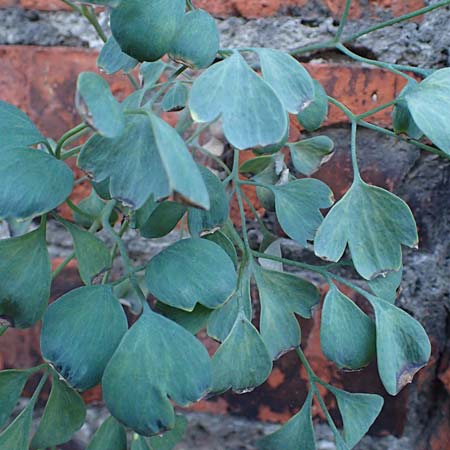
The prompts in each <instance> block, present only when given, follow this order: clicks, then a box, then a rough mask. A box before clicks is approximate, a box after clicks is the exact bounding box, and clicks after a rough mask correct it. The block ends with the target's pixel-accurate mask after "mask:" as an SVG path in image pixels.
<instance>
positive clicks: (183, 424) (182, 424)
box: [147, 415, 187, 450]
mask: <svg viewBox="0 0 450 450" xmlns="http://www.w3.org/2000/svg"><path fill="white" fill-rule="evenodd" d="M186 429H187V420H186V418H185V417H184V416H180V415H177V416H176V418H175V427H174V428H173V429H172V430H170V431H166V432H165V433H164V434H163V435H161V436H153V437H151V438H148V439H147V442H148V443H149V444H150V449H151V450H172V449H173V448H174V447H175V446H176V445H177V444H178V443H179V442H180V441H181V440H182V439H183V436H184V434H185V433H186Z"/></svg>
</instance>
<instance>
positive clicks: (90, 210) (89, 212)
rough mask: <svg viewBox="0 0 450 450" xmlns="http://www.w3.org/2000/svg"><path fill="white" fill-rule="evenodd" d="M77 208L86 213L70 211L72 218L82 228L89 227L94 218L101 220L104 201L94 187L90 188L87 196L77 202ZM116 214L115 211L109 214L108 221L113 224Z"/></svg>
mask: <svg viewBox="0 0 450 450" xmlns="http://www.w3.org/2000/svg"><path fill="white" fill-rule="evenodd" d="M77 206H78V209H81V211H83V212H84V213H86V214H80V213H79V212H77V211H72V215H73V220H74V221H75V222H76V223H77V224H78V225H81V226H82V227H84V228H90V227H91V226H92V224H93V223H94V221H95V220H99V221H101V218H102V217H101V216H102V212H103V209H104V208H105V206H106V205H105V202H104V201H103V200H102V199H101V198H100V197H99V195H98V194H97V192H96V190H95V189H92V191H91V193H90V194H89V196H88V197H86V198H84V199H83V200H81V202H80V203H78V205H77ZM117 219H118V215H117V213H116V212H115V211H113V213H112V214H111V217H110V223H111V224H112V225H113V224H114V223H116V222H117Z"/></svg>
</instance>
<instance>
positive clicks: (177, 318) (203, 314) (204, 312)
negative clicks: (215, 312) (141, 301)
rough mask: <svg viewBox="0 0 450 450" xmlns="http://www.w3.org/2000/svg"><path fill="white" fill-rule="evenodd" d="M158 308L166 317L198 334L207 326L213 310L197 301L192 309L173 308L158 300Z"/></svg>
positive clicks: (156, 306)
mask: <svg viewBox="0 0 450 450" xmlns="http://www.w3.org/2000/svg"><path fill="white" fill-rule="evenodd" d="M155 308H156V310H157V311H158V312H159V313H161V314H162V315H163V316H164V317H167V318H168V319H170V320H173V321H174V322H176V323H177V324H178V325H181V326H182V327H183V328H186V330H188V331H189V332H191V333H192V334H197V333H198V332H199V331H200V330H202V329H203V328H205V327H206V324H207V322H208V317H209V316H210V314H211V310H210V309H208V308H205V307H204V306H202V305H200V304H199V303H197V305H195V308H194V309H193V310H192V311H184V310H183V309H178V308H173V307H172V306H169V305H166V304H165V303H162V302H156V305H155Z"/></svg>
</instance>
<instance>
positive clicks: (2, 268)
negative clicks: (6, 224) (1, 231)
mask: <svg viewBox="0 0 450 450" xmlns="http://www.w3.org/2000/svg"><path fill="white" fill-rule="evenodd" d="M50 283H51V265H50V258H49V256H48V252H47V244H46V240H45V227H44V226H43V225H41V227H39V229H37V230H35V231H32V232H31V233H28V234H25V235H23V236H20V237H16V238H11V239H4V240H0V316H3V318H4V319H6V320H8V321H9V322H11V325H12V326H14V327H16V328H28V327H31V326H32V325H34V324H35V323H36V322H37V321H38V320H40V318H41V317H42V314H44V311H45V308H46V306H47V303H48V299H49V297H50Z"/></svg>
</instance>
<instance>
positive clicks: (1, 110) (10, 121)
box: [0, 100, 45, 170]
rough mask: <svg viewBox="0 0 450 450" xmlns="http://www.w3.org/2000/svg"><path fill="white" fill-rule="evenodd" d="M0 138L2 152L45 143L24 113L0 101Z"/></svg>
mask: <svg viewBox="0 0 450 450" xmlns="http://www.w3.org/2000/svg"><path fill="white" fill-rule="evenodd" d="M0 136H1V137H2V140H1V144H0V150H1V151H2V152H3V150H5V149H7V148H13V147H27V146H30V145H34V144H38V143H40V142H45V137H44V136H42V134H41V132H40V131H39V130H38V129H37V128H36V126H35V125H34V124H33V122H32V121H31V120H30V119H29V117H28V116H27V115H26V114H25V113H23V112H22V111H21V110H20V109H19V108H16V107H15V106H13V105H11V104H9V103H6V102H4V101H2V100H0ZM2 164H3V163H2ZM16 170H17V169H16Z"/></svg>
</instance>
